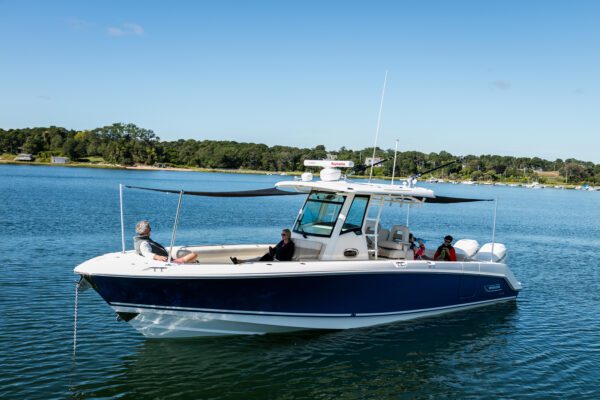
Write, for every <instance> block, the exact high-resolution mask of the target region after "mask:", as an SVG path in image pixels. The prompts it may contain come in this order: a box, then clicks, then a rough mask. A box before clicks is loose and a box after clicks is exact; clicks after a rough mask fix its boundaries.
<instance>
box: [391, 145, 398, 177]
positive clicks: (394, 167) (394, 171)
mask: <svg viewBox="0 0 600 400" xmlns="http://www.w3.org/2000/svg"><path fill="white" fill-rule="evenodd" d="M397 154H398V139H396V149H395V150H394V166H393V167H392V183H391V184H392V185H393V184H394V175H395V174H396V155H397Z"/></svg>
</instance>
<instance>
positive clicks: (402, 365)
mask: <svg viewBox="0 0 600 400" xmlns="http://www.w3.org/2000/svg"><path fill="white" fill-rule="evenodd" d="M279 179H289V178H283V177H278V176H257V175H226V174H203V173H193V172H167V171H163V172H146V171H117V170H115V171H113V170H94V169H77V168H60V167H59V168H53V167H33V166H1V165H0V207H1V208H0V236H1V237H0V243H2V250H3V251H2V257H3V262H2V264H1V273H0V398H2V399H12V398H15V399H17V398H18V399H23V398H27V399H33V398H44V399H45V398H68V397H73V398H115V397H116V398H126V399H129V398H136V399H137V398H190V399H200V398H202V399H218V398H228V399H229V398H230V399H236V398H238V399H248V398H255V399H265V398H269V399H303V398H307V399H315V398H318V399H364V398H375V399H388V398H392V399H394V398H399V399H403V398H407V399H409V398H410V399H415V398H416V399H419V398H441V397H448V398H461V399H463V398H543V399H547V398H599V397H600V389H598V386H599V384H598V382H600V316H599V314H600V272H599V271H600V261H599V260H600V193H588V192H579V191H559V190H553V189H543V190H527V189H522V188H508V187H485V186H479V187H470V186H464V185H443V184H438V185H435V186H433V188H434V189H435V190H436V191H437V192H438V193H439V194H442V195H450V196H452V195H454V196H465V197H481V198H498V199H499V205H498V222H497V233H496V239H497V241H499V242H503V243H506V244H507V246H508V249H509V264H510V266H511V268H512V270H513V272H514V273H515V275H516V276H517V278H518V279H519V280H521V281H522V283H523V286H524V289H523V291H522V293H521V295H520V297H519V299H518V301H517V302H516V303H510V304H504V305H499V306H493V307H488V308H483V309H479V310H475V311H468V312H462V313H457V314H453V315H449V316H444V317H438V318H435V319H425V320H420V321H414V322H410V323H400V324H393V325H387V326H382V327H375V328H369V329H360V330H351V331H340V332H308V333H307V332H303V333H294V334H283V335H268V336H262V337H226V338H212V339H197V340H162V341H161V340H147V339H144V338H143V337H142V336H140V335H139V334H138V333H137V332H136V331H134V330H133V328H131V327H130V326H129V325H128V324H125V323H122V322H117V321H116V320H115V318H114V313H113V312H112V311H111V309H110V308H109V307H108V305H106V304H105V303H104V302H103V301H102V300H101V299H100V297H99V296H98V295H97V294H96V293H95V292H93V291H88V292H86V293H83V294H81V295H80V297H79V323H78V346H77V353H76V356H73V311H74V300H75V296H74V294H75V285H74V282H75V281H76V276H75V275H74V274H73V272H72V271H73V268H74V267H75V266H76V265H77V264H79V263H81V262H82V261H84V260H86V259H88V258H91V257H93V256H96V255H99V254H102V253H106V252H111V251H118V250H119V249H120V245H121V239H120V225H119V202H118V184H119V183H125V184H132V185H145V186H155V187H170V188H177V189H179V188H183V189H189V190H234V189H253V188H263V187H269V186H272V184H273V183H274V182H276V181H277V180H279ZM301 197H302V196H290V197H284V198H262V199H211V198H184V208H183V212H182V223H181V226H180V228H179V230H178V234H177V238H178V242H179V243H194V244H203V243H227V242H245V243H251V242H256V241H258V242H274V241H276V240H278V238H277V236H278V233H279V229H280V228H282V227H286V226H289V225H290V224H291V221H292V220H293V218H294V217H295V215H296V213H297V211H298V208H299V207H300V205H301V203H302V200H303V199H302V198H301ZM176 204H177V196H176V195H165V194H159V193H147V192H141V191H134V190H128V191H126V192H125V222H126V226H127V229H128V231H127V246H128V247H131V236H133V225H134V224H135V222H136V221H137V220H139V219H142V218H147V219H150V220H152V221H153V236H155V238H156V239H157V240H158V241H161V242H163V243H168V242H169V240H170V228H171V225H172V223H173V219H174V213H175V208H176ZM384 212H385V213H386V214H387V215H386V219H385V220H384V225H390V224H391V223H403V222H404V221H406V208H399V207H393V208H386V209H385V211H384ZM492 217H493V204H492V203H487V202H482V203H471V204H456V205H428V206H425V207H420V208H414V209H411V212H410V218H411V220H410V225H411V229H412V230H413V231H414V232H416V234H417V236H421V237H424V238H426V239H428V243H427V244H428V246H434V245H437V243H438V242H439V241H440V240H441V237H442V236H443V235H445V234H447V233H451V234H453V235H454V237H455V238H464V237H466V238H474V239H477V240H478V241H479V242H480V243H485V242H488V241H491V226H492Z"/></svg>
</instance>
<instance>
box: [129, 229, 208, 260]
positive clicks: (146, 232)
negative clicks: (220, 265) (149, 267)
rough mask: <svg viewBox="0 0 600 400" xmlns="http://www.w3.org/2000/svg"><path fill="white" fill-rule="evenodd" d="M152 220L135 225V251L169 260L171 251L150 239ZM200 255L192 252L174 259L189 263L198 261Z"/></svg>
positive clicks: (152, 257)
mask: <svg viewBox="0 0 600 400" xmlns="http://www.w3.org/2000/svg"><path fill="white" fill-rule="evenodd" d="M151 230H152V228H150V222H148V221H145V220H144V221H140V222H138V223H137V224H136V225H135V233H137V236H134V237H133V244H134V246H135V251H137V253H138V254H139V255H140V256H142V257H146V258H151V259H153V260H157V261H167V260H168V259H169V252H168V251H167V249H165V248H164V247H163V246H162V245H161V244H160V243H158V242H155V241H154V240H152V239H150V231H151ZM197 258H198V255H197V254H196V253H194V252H190V253H188V254H186V255H184V256H182V257H179V258H175V259H173V261H174V262H176V263H179V264H188V263H192V262H194V261H196V259H197Z"/></svg>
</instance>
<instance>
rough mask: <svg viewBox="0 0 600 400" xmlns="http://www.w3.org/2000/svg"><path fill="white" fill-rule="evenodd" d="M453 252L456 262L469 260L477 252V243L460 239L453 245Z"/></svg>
mask: <svg viewBox="0 0 600 400" xmlns="http://www.w3.org/2000/svg"><path fill="white" fill-rule="evenodd" d="M454 250H455V251H456V260H457V261H464V260H470V259H471V258H473V256H474V255H475V254H477V250H479V243H478V242H477V240H473V239H460V240H459V241H457V242H456V243H454ZM495 250H496V249H494V251H495Z"/></svg>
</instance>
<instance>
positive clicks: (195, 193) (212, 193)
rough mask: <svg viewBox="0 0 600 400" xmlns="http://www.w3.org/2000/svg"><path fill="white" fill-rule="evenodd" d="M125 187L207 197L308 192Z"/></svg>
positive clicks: (280, 194)
mask: <svg viewBox="0 0 600 400" xmlns="http://www.w3.org/2000/svg"><path fill="white" fill-rule="evenodd" d="M124 187H126V188H129V189H140V190H150V191H153V192H163V193H176V194H179V193H182V194H185V195H190V196H207V197H261V196H293V195H298V194H304V195H305V194H306V193H298V192H286V191H285V190H279V189H277V188H266V189H255V190H241V191H236V192H195V191H189V190H174V189H157V188H148V187H141V186H128V185H125V186H124Z"/></svg>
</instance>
